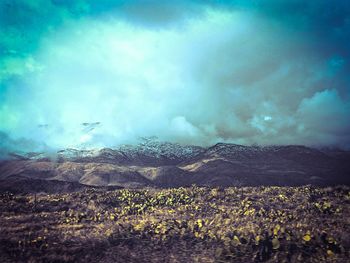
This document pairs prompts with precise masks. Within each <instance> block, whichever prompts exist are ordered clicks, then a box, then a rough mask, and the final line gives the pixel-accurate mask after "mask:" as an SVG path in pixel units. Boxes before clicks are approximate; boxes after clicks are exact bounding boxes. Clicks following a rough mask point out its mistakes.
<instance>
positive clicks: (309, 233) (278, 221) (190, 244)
mask: <svg viewBox="0 0 350 263" xmlns="http://www.w3.org/2000/svg"><path fill="white" fill-rule="evenodd" d="M349 233H350V188H349V187H345V186H339V187H329V188H315V187H310V186H305V187H243V188H236V187H230V188H199V187H196V186H193V187H190V188H176V189H163V190H159V189H158V190H157V189H140V190H127V189H121V190H113V191H105V190H101V189H94V188H92V189H83V190H81V191H78V192H73V193H66V194H50V195H47V194H37V195H34V194H27V195H20V194H17V195H14V194H11V193H8V192H5V193H2V194H0V261H1V262H349V261H350V255H349V253H350V252H349V250H350V235H349Z"/></svg>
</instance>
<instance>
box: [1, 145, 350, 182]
mask: <svg viewBox="0 0 350 263" xmlns="http://www.w3.org/2000/svg"><path fill="white" fill-rule="evenodd" d="M349 175H350V154H349V152H347V151H338V150H327V149H326V150H317V149H313V148H308V147H305V146H293V145H292V146H266V147H260V146H243V145H236V144H226V143H219V144H216V145H214V146H212V147H208V148H202V147H198V146H182V145H180V144H174V143H169V142H159V141H156V140H144V141H143V142H142V143H140V144H138V145H123V146H120V147H118V148H115V149H108V148H105V149H100V150H77V149H66V150H62V151H59V152H58V153H57V154H45V153H27V154H18V153H17V154H12V158H11V159H9V160H3V161H1V163H0V181H1V182H0V184H1V187H0V188H2V189H4V188H9V187H8V186H9V185H11V187H12V188H13V187H15V186H16V182H17V180H19V181H21V182H28V180H29V181H30V180H36V181H37V182H39V181H40V184H45V183H47V184H50V186H49V187H48V188H50V189H51V188H52V186H51V185H52V182H65V183H66V184H72V186H66V185H65V186H64V189H66V188H68V189H69V187H73V188H74V187H76V185H88V186H113V187H147V186H149V187H179V186H189V185H191V184H197V185H208V186H256V185H281V186H282V185H287V186H288V185H293V186H294V185H305V184H312V185H321V186H322V185H334V184H350V176H349ZM23 180H25V181H23ZM57 185H58V183H57ZM5 186H6V187H5ZM57 187H58V188H59V187H61V186H57ZM12 188H11V189H12ZM43 188H45V187H44V186H43Z"/></svg>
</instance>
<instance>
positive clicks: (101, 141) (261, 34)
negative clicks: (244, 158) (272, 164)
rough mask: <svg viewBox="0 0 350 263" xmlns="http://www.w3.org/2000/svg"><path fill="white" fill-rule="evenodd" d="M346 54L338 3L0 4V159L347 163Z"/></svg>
mask: <svg viewBox="0 0 350 263" xmlns="http://www.w3.org/2000/svg"><path fill="white" fill-rule="evenodd" d="M349 42H350V3H349V2H348V1H347V0H344V1H342V0H337V1H327V0H310V1H304V0H284V1H279V0H264V1H263V0H260V1H259V0H251V1H249V0H244V1H243V0H241V1H239V0H237V1H214V0H213V1H209V0H208V1H205V0H201V1H199V0H198V1H195V0H193V1H191V0H188V1H184V0H177V1H160V0H159V1H158V0H148V1H147V0H144V1H132V0H128V1H126V0H123V1H122V0H115V1H113V0H99V1H94V0H77V1H70V0H51V1H50V0H0V148H1V151H2V152H5V151H19V150H21V151H42V150H45V149H61V148H67V147H73V148H96V147H98V148H99V147H114V146H117V145H120V144H125V143H135V142H137V141H138V140H139V139H140V138H141V137H149V136H157V137H158V138H159V139H160V140H162V141H170V142H178V143H181V144H194V145H202V146H208V145H212V144H214V143H217V142H230V143H237V144H244V145H252V144H254V145H289V144H299V145H307V146H313V147H340V148H344V149H349V148H350V61H349V59H350V46H349ZM1 151H0V152H1ZM0 155H1V154H0Z"/></svg>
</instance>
